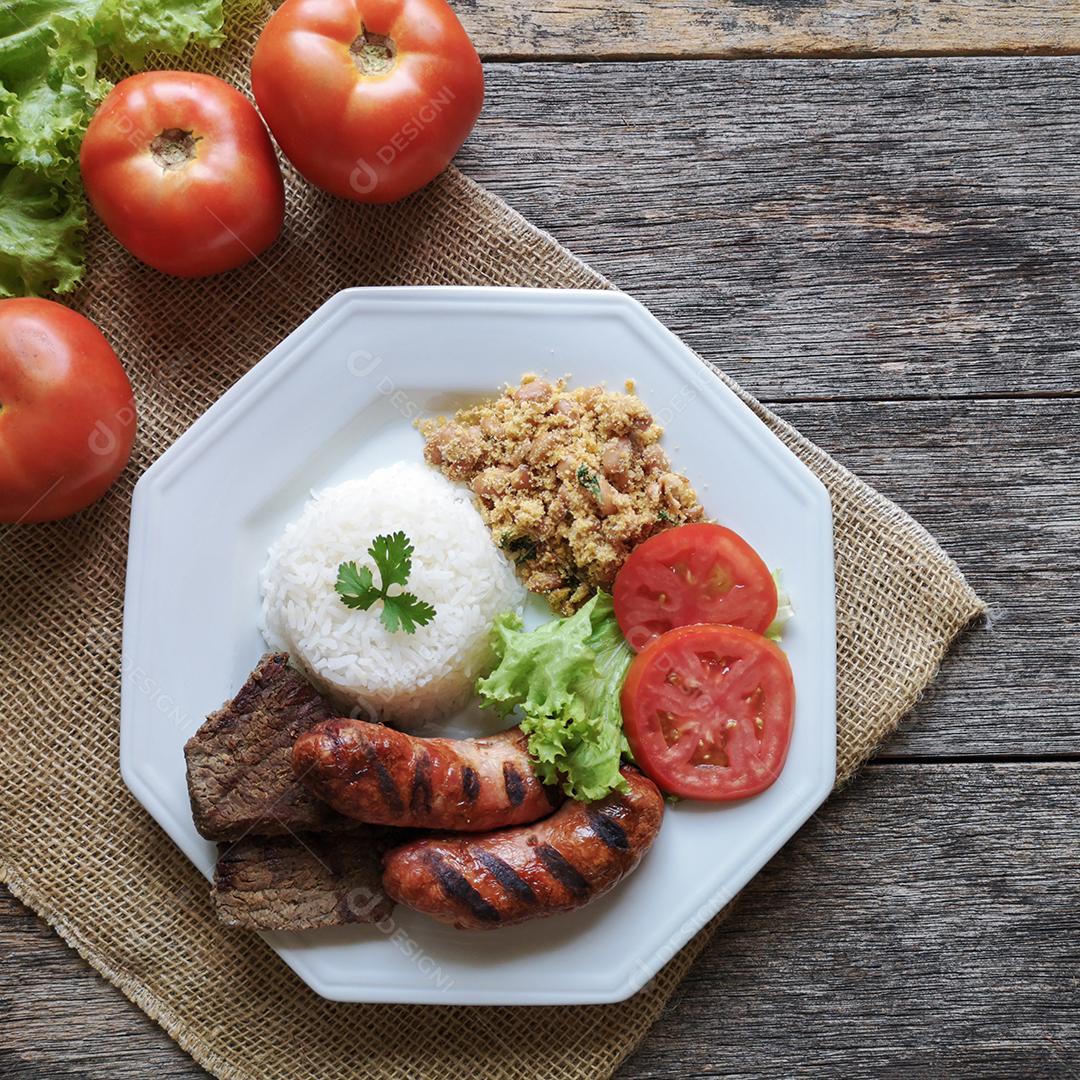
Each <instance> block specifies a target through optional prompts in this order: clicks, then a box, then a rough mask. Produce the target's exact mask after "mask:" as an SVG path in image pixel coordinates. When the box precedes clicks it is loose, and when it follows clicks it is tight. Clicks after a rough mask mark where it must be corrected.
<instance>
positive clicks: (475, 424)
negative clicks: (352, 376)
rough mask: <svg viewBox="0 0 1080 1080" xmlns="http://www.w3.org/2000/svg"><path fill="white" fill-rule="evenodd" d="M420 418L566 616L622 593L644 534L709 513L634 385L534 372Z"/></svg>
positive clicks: (436, 460)
mask: <svg viewBox="0 0 1080 1080" xmlns="http://www.w3.org/2000/svg"><path fill="white" fill-rule="evenodd" d="M627 387H628V389H629V388H630V384H629V383H628V384H627ZM418 426H419V428H420V431H421V433H422V434H423V436H424V438H425V440H426V445H425V447H424V457H425V458H426V459H427V461H428V462H429V464H431V465H434V466H435V467H436V468H438V469H439V470H441V471H442V472H443V473H445V474H446V476H448V477H449V478H450V479H451V480H457V481H462V482H465V483H467V484H469V486H470V487H471V488H472V490H473V492H474V493H475V495H476V497H477V504H478V506H479V509H480V513H481V515H482V516H483V518H484V521H485V522H486V523H487V525H488V528H490V529H491V532H492V535H493V536H494V538H495V541H496V543H498V545H499V547H501V548H502V549H503V550H504V551H505V552H506V553H507V554H508V555H509V556H510V557H511V558H512V559H513V560H514V561H515V562H516V564H517V567H518V573H519V575H520V577H521V579H522V581H523V582H524V584H525V586H526V588H528V589H529V590H530V591H532V592H536V593H541V594H544V595H546V596H547V598H548V600H549V602H550V603H551V606H552V608H554V609H555V610H556V611H559V612H562V613H563V614H571V613H572V612H574V611H576V610H577V609H578V608H579V607H580V606H581V605H582V604H583V603H584V602H585V601H586V600H588V599H589V597H590V596H592V595H593V593H594V592H595V591H596V589H598V588H602V589H610V588H611V585H612V582H613V581H614V579H615V574H616V573H617V572H618V570H619V568H620V567H621V566H622V564H623V562H624V560H625V559H626V557H627V555H629V554H630V552H631V551H632V550H633V548H634V547H635V546H636V545H638V544H640V543H641V542H642V541H643V540H645V539H647V538H648V537H650V536H652V535H653V534H654V533H657V532H662V531H663V530H664V529H668V528H671V527H672V526H674V525H682V524H684V523H686V522H688V521H699V520H701V518H702V514H703V512H702V508H701V504H700V503H699V502H698V498H697V495H696V494H695V493H694V489H693V488H692V487H691V486H690V482H689V481H688V480H687V479H686V477H685V476H682V475H680V474H679V473H676V472H673V471H672V470H671V467H670V465H669V464H668V460H667V455H665V453H664V451H663V450H662V449H661V448H660V446H659V445H658V441H659V439H660V436H661V435H662V434H663V430H662V428H660V427H659V426H658V425H657V424H656V423H655V422H654V421H653V418H652V415H651V414H650V413H649V410H648V409H647V408H646V407H645V406H644V405H643V404H642V402H641V401H640V400H639V399H638V398H637V397H635V396H634V395H633V394H632V393H625V394H623V393H614V392H611V391H608V390H605V389H603V388H602V387H599V386H586V387H581V388H579V389H576V390H568V389H567V388H566V381H565V380H564V379H560V380H558V381H557V382H556V383H554V384H552V383H550V382H547V381H546V380H544V379H541V378H538V377H537V376H535V375H525V376H524V377H523V378H522V380H521V385H520V386H508V387H507V388H506V390H505V391H504V392H503V393H502V394H501V395H500V396H499V397H497V398H492V399H491V400H489V401H485V402H483V403H482V404H480V405H476V406H473V407H472V408H468V409H462V410H460V411H459V412H457V413H456V414H455V415H454V416H453V418H452V419H450V420H447V419H446V418H445V417H439V418H438V419H435V420H424V421H421V422H420V424H419V425H418Z"/></svg>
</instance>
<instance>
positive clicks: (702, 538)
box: [613, 524, 776, 651]
mask: <svg viewBox="0 0 1080 1080" xmlns="http://www.w3.org/2000/svg"><path fill="white" fill-rule="evenodd" d="M613 592H614V596H615V618H616V619H618V621H619V628H620V629H621V630H622V632H623V637H625V638H626V640H627V642H628V643H629V644H630V647H631V648H632V649H636V650H638V651H640V650H641V649H643V648H645V646H646V645H648V644H649V642H650V641H653V640H654V639H656V638H658V637H659V636H660V635H661V634H665V633H667V631H668V630H673V629H674V628H675V627H676V626H689V625H691V624H693V623H727V624H729V625H731V626H745V627H746V629H747V630H754V631H756V632H757V633H759V634H763V633H764V632H765V630H766V629H767V628H768V626H769V624H770V623H771V622H772V621H773V619H775V618H776V583H775V582H774V581H773V578H772V574H770V573H769V568H768V567H767V566H766V565H765V563H763V562H762V561H761V556H759V555H758V553H757V552H756V551H755V550H754V549H753V548H752V547H751V546H750V545H749V544H748V543H747V542H746V541H745V540H744V539H743V538H742V537H741V536H739V534H738V533H735V532H732V531H731V529H725V528H724V526H723V525H710V524H700V525H680V526H678V527H677V528H674V529H668V530H666V531H665V532H662V533H657V534H656V535H655V536H650V537H649V539H648V540H646V541H645V542H644V543H642V544H639V545H638V546H637V547H636V548H634V550H633V551H632V552H631V553H630V556H629V558H627V560H626V562H625V563H623V565H622V569H621V570H620V571H619V573H618V575H617V576H616V578H615V588H614V590H613Z"/></svg>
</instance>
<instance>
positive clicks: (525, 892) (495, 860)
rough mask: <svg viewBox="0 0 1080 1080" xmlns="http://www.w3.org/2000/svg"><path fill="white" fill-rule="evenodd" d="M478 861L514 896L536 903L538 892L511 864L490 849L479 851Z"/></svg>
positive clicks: (525, 901) (529, 902) (528, 902)
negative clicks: (533, 889) (493, 853)
mask: <svg viewBox="0 0 1080 1080" xmlns="http://www.w3.org/2000/svg"><path fill="white" fill-rule="evenodd" d="M476 861H477V862H478V863H480V865H481V866H482V867H483V868H484V869H485V870H486V871H487V872H488V873H489V874H490V875H491V876H492V877H493V878H494V879H495V880H496V881H497V882H498V883H499V884H500V885H501V886H502V887H503V888H504V889H505V890H506V892H508V893H510V894H511V895H512V896H516V897H517V898H518V899H519V900H521V901H522V902H523V903H526V904H535V903H536V893H534V892H533V891H532V886H531V885H530V884H529V883H528V882H527V881H526V880H525V879H524V878H523V877H522V876H521V875H520V874H519V873H518V872H517V871H516V870H515V869H514V868H513V867H512V866H511V865H510V864H509V863H506V862H503V860H502V859H500V858H499V856H498V855H492V854H491V853H490V852H488V851H483V850H480V851H477V853H476Z"/></svg>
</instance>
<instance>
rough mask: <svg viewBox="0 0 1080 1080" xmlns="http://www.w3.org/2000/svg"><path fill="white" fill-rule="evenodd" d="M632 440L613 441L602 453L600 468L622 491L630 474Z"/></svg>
mask: <svg viewBox="0 0 1080 1080" xmlns="http://www.w3.org/2000/svg"><path fill="white" fill-rule="evenodd" d="M630 451H631V447H630V440H629V439H612V440H611V442H609V443H607V444H606V445H605V446H604V449H603V450H602V451H601V453H600V467H601V468H602V469H603V470H604V475H605V476H606V477H607V478H608V479H609V480H610V481H611V482H612V483H613V484H615V486H616V487H618V488H620V489H622V488H623V487H624V485H625V484H626V481H627V479H628V478H629V472H630Z"/></svg>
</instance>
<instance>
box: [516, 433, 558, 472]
mask: <svg viewBox="0 0 1080 1080" xmlns="http://www.w3.org/2000/svg"><path fill="white" fill-rule="evenodd" d="M562 442H563V438H562V433H561V432H559V431H545V432H544V433H543V434H541V435H538V436H537V437H536V438H535V439H533V441H532V446H530V447H529V452H528V453H527V454H526V455H525V457H526V460H527V461H528V462H529V464H530V465H537V464H539V463H540V462H541V461H542V460H543V459H544V458H545V457H546V456H547V455H548V454H550V453H551V452H552V451H553V450H556V449H558V447H560V446H561V445H562Z"/></svg>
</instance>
